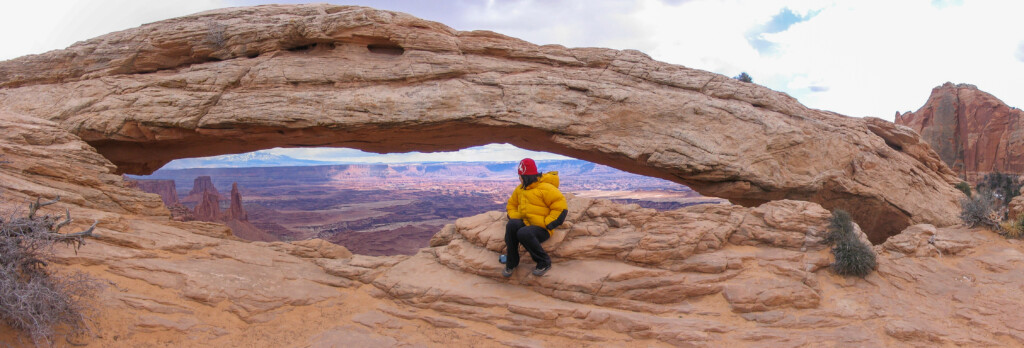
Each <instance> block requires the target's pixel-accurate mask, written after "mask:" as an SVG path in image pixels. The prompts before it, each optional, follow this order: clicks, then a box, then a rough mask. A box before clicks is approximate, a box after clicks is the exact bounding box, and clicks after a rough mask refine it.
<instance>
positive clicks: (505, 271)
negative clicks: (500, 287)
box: [501, 267, 514, 278]
mask: <svg viewBox="0 0 1024 348" xmlns="http://www.w3.org/2000/svg"><path fill="white" fill-rule="evenodd" d="M513 270H514V269H512V268H508V267H505V269H503V270H501V276H502V277H505V278H508V277H511V276H512V271H513Z"/></svg>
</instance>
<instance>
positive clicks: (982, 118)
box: [896, 82, 1024, 183]
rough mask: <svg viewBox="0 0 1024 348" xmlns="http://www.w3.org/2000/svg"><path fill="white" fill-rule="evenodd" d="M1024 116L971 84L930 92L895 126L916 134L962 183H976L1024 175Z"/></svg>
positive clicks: (949, 84)
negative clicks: (987, 177) (990, 176)
mask: <svg viewBox="0 0 1024 348" xmlns="http://www.w3.org/2000/svg"><path fill="white" fill-rule="evenodd" d="M1022 118H1024V111H1022V110H1021V109H1018V108H1013V107H1010V106H1008V105H1006V104H1005V103H1003V102H1002V101H1001V100H999V99H998V98H996V97H995V96H993V95H991V94H989V93H986V92H983V91H981V90H979V89H978V87H976V86H974V85H969V84H953V83H950V82H946V83H945V84H943V85H941V86H938V87H935V88H934V89H932V94H931V96H929V97H928V101H927V102H925V104H924V106H922V107H921V108H920V109H918V110H917V111H915V112H907V113H904V114H900V113H899V112H897V113H896V124H899V125H904V126H908V127H910V128H912V129H914V130H915V131H917V132H918V133H919V134H920V135H921V138H923V139H924V140H925V141H926V142H928V144H930V145H931V147H932V149H934V150H935V152H937V153H938V155H939V157H940V158H942V161H943V162H945V163H946V165H948V166H949V167H950V168H951V169H953V171H955V172H956V173H957V174H958V175H959V176H960V177H961V178H962V179H965V180H967V181H969V182H971V183H976V182H977V181H978V180H980V179H981V178H983V177H984V176H985V174H988V173H992V172H1000V173H1010V174H1017V175H1019V174H1024V128H1022V127H1021V126H1022V124H1021V119H1022Z"/></svg>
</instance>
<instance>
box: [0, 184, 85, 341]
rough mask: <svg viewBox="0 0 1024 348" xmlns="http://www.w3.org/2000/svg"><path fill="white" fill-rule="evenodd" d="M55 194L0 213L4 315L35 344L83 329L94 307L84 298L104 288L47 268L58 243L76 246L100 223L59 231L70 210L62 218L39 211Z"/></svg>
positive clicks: (0, 317)
mask: <svg viewBox="0 0 1024 348" xmlns="http://www.w3.org/2000/svg"><path fill="white" fill-rule="evenodd" d="M57 199H59V197H58V198H57ZM57 199H55V200H53V201H50V202H45V203H39V201H38V200H36V202H35V203H32V204H30V205H29V212H28V214H25V215H24V216H19V215H20V214H18V213H17V212H16V211H6V212H3V213H2V215H0V320H2V321H3V322H4V323H5V324H7V325H9V326H10V327H11V328H14V329H16V330H18V331H20V332H22V333H23V334H25V335H26V336H27V337H28V338H29V339H30V340H31V341H32V343H33V344H35V345H37V346H40V345H43V346H50V345H53V340H54V338H55V337H56V336H57V334H58V333H63V334H67V335H69V336H73V335H77V334H79V333H81V332H83V331H84V330H85V328H86V326H85V323H86V321H87V319H88V318H87V317H86V313H88V312H90V310H89V308H88V307H87V302H86V301H83V300H84V299H86V298H89V297H91V296H92V295H93V294H95V293H96V292H97V291H98V290H99V288H100V286H99V284H100V283H99V282H97V281H96V280H94V279H92V278H90V277H89V276H87V275H85V274H83V273H72V274H58V273H55V272H53V271H52V270H50V269H47V265H48V261H49V259H50V258H51V256H52V255H53V246H54V244H56V243H66V244H69V245H71V246H73V247H74V248H75V250H76V251H77V250H78V247H80V246H81V245H82V244H83V239H84V238H85V237H89V236H92V230H93V228H95V226H96V224H95V223H94V224H93V227H90V228H89V229H88V230H85V231H82V232H78V233H68V234H61V233H59V231H60V229H61V228H62V227H64V226H66V225H68V224H69V223H71V214H70V213H69V212H68V211H67V210H65V214H64V216H63V217H62V216H51V215H44V216H36V213H37V212H38V209H39V208H41V207H43V206H46V205H49V204H53V203H56V202H57ZM23 343H24V342H23Z"/></svg>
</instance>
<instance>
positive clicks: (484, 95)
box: [0, 5, 960, 243]
mask: <svg viewBox="0 0 1024 348" xmlns="http://www.w3.org/2000/svg"><path fill="white" fill-rule="evenodd" d="M0 108H2V109H3V110H8V111H10V112H16V113H20V114H24V115H33V116H36V117H41V118H44V119H48V120H51V121H54V122H57V123H58V124H59V125H60V126H61V127H62V128H64V129H65V130H68V131H69V132H71V133H73V134H75V135H77V136H79V137H81V138H82V139H83V140H84V141H86V142H87V143H89V144H90V145H91V146H93V147H95V148H96V149H97V151H98V152H99V153H100V154H102V155H103V156H105V157H106V158H107V159H110V160H111V161H112V162H113V163H114V164H115V165H116V166H117V169H116V171H115V172H116V173H136V174H144V173H149V172H152V171H154V170H156V169H157V168H159V167H160V166H162V165H163V164H165V163H167V162H168V161H170V160H172V159H176V158H184V157H198V156H209V155H218V154H225V153H239V152H246V151H252V150H257V149H265V148H271V147H278V146H280V147H295V146H342V147H351V148H358V149H362V150H367V151H373V152H406V151H414V150H416V151H440V150H457V149H461V148H465V147H470V146H476V145H484V144H488V143H511V144H513V145H516V146H518V147H521V148H526V149H531V150H541V151H548V152H554V153H560V154H565V155H569V156H572V157H576V158H579V159H584V160H588V161H591V162H596V163H601V164H606V165H609V166H612V167H615V168H618V169H622V170H626V171H629V172H633V173H638V174H643V175H648V176H654V177H660V178H664V179H668V180H672V181H675V182H679V183H682V184H685V185H687V186H689V187H691V188H693V189H694V190H695V191H697V192H700V193H701V194H702V195H705V196H716V197H722V198H727V199H730V200H731V201H732V202H734V203H736V204H742V205H744V206H748V207H754V206H758V205H760V204H763V203H765V202H768V201H772V200H778V199H796V200H807V201H813V202H817V203H819V204H821V205H822V206H824V207H825V208H828V209H833V208H844V209H846V210H848V211H850V213H851V214H852V215H853V217H854V218H855V220H856V221H857V222H858V223H859V224H860V225H861V226H863V227H864V229H865V231H866V232H867V233H868V235H869V237H870V238H871V240H872V241H874V242H876V243H878V242H881V241H883V240H884V239H885V238H886V237H888V236H890V235H894V234H896V233H898V232H899V231H900V230H902V229H903V228H904V227H906V226H909V225H911V224H915V223H932V224H937V225H950V224H954V223H956V220H955V218H954V216H955V215H956V213H957V204H958V203H957V199H958V198H959V197H960V193H959V192H957V191H956V190H954V189H953V188H952V186H951V183H953V182H955V181H956V177H955V175H954V174H953V173H952V172H951V171H950V170H949V169H948V168H947V167H946V166H945V165H944V164H943V163H942V161H941V160H940V159H939V157H938V156H936V155H935V154H934V152H932V151H930V150H927V149H926V147H927V145H926V144H925V143H924V142H922V141H921V140H920V138H918V137H917V136H915V135H912V134H909V132H907V134H904V130H902V129H900V128H899V127H896V126H895V125H893V124H891V123H888V122H884V121H881V120H877V119H874V120H872V119H860V118H850V117H844V116H840V115H837V114H834V113H831V112H827V111H821V110H814V109H809V108H807V107H805V106H803V105H801V104H800V103H798V102H797V101H796V100H795V99H793V98H791V97H789V96H787V95H785V94H783V93H779V92H775V91H772V90H770V89H767V88H764V87H761V86H758V85H756V84H750V83H743V82H739V81H736V80H734V79H731V78H728V77H725V76H722V75H718V74H714V73H710V72H706V71H701V70H695V69H688V68H685V67H682V66H678V65H672V64H667V63H662V62H658V61H655V60H653V59H651V58H650V57H648V56H647V55H645V54H643V53H641V52H638V51H633V50H624V51H619V50H611V49H602V48H573V49H570V48H565V47H562V46H558V45H545V46H537V45H533V44H530V43H528V42H524V41H522V40H518V39H515V38H511V37H507V36H504V35H501V34H497V33H493V32H488V31H457V30H454V29H451V28H449V27H447V26H444V25H443V24H440V23H436V22H430V21H425V20H421V19H418V18H415V17H412V16H409V15H406V14H402V13H396V12H388V11H378V10H373V9H369V8H362V7H344V6H330V5H303V6H261V7H250V8H234V9H224V10H216V11H209V12H204V13H200V14H196V15H192V16H186V17H181V18H176V19H170V20H165V21H161V22H156V23H152V24H147V25H144V26H141V27H138V28H134V29H128V30H124V31H120V32H116V33H111V34H107V35H104V36H101V37H98V38H95V39H91V40H86V41H83V42H80V43H77V44H75V45H73V46H71V47H69V48H67V49H65V50H58V51H52V52H47V53H44V54H40V55H32V56H26V57H21V58H17V59H13V60H10V61H6V62H0Z"/></svg>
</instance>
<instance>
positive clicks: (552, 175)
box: [537, 171, 558, 188]
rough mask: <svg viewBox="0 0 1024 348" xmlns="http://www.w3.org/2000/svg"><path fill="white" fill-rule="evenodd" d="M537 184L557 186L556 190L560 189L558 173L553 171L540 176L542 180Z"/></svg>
mask: <svg viewBox="0 0 1024 348" xmlns="http://www.w3.org/2000/svg"><path fill="white" fill-rule="evenodd" d="M537 182H546V183H549V184H551V185H553V186H555V188H558V172H557V171H552V172H547V173H544V174H543V175H541V176H540V179H538V180H537Z"/></svg>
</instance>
